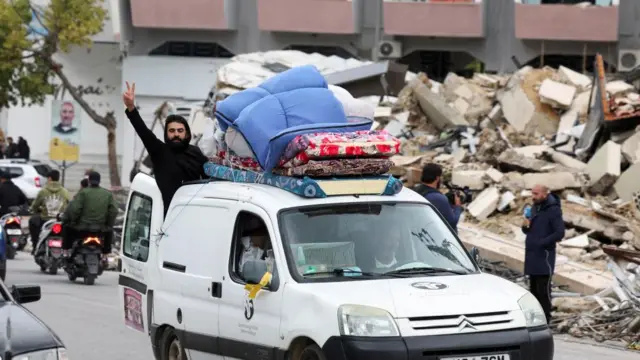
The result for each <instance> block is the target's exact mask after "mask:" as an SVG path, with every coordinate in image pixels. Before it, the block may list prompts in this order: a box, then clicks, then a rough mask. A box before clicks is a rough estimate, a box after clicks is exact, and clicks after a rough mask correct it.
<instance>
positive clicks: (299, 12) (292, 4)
mask: <svg viewBox="0 0 640 360" xmlns="http://www.w3.org/2000/svg"><path fill="white" fill-rule="evenodd" d="M236 1H238V0H236ZM360 1H362V0H354V1H351V0H258V28H259V29H260V30H262V31H273V32H290V33H314V34H356V33H359V32H360V24H359V22H358V21H356V14H358V12H357V11H355V9H356V8H357V6H358V5H359V2H360Z"/></svg>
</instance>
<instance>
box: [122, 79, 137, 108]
mask: <svg viewBox="0 0 640 360" xmlns="http://www.w3.org/2000/svg"><path fill="white" fill-rule="evenodd" d="M126 84H127V90H126V91H125V92H124V93H123V94H122V101H123V102H124V106H126V107H127V110H129V111H133V109H135V108H136V105H135V101H136V83H132V84H131V85H129V82H128V81H127V82H126Z"/></svg>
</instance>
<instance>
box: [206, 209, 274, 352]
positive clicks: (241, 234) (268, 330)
mask: <svg viewBox="0 0 640 360" xmlns="http://www.w3.org/2000/svg"><path fill="white" fill-rule="evenodd" d="M239 210H241V211H240V212H239V213H238V215H237V217H236V220H235V229H234V235H233V239H232V242H231V244H229V245H230V246H229V248H227V254H228V259H229V260H228V261H230V263H229V265H228V266H227V269H228V270H227V271H228V274H227V275H228V276H226V277H224V278H223V285H222V287H223V291H222V298H221V301H220V316H219V319H220V320H219V322H220V340H219V346H220V352H221V353H222V354H224V357H225V359H228V360H231V359H247V360H250V359H265V360H266V359H275V358H276V354H275V349H276V348H277V347H278V346H277V345H278V344H279V343H280V342H281V340H280V313H281V308H282V294H283V292H284V283H283V282H280V281H279V280H277V278H278V275H277V274H278V273H282V272H285V271H287V269H286V261H285V260H284V258H282V257H281V253H280V252H279V251H277V250H278V247H279V246H280V245H279V241H278V239H277V233H276V229H275V228H274V227H273V226H272V222H271V220H270V218H269V216H268V214H267V213H266V212H265V211H264V210H262V209H261V208H259V207H257V206H254V205H252V204H247V203H244V204H242V205H240V206H239ZM261 225H262V226H265V227H266V230H267V232H268V234H269V240H270V242H271V245H272V247H273V253H272V254H271V255H273V256H274V257H275V262H274V264H273V266H274V270H273V274H274V275H273V279H274V280H273V281H272V285H271V286H269V287H268V288H265V289H264V290H261V291H260V292H259V293H258V294H257V296H256V297H255V298H253V299H252V298H250V297H249V292H248V291H247V290H245V285H246V282H245V281H244V279H243V277H242V271H241V269H240V262H239V260H240V258H241V257H242V255H243V252H246V251H245V250H244V249H246V248H247V246H248V245H249V242H250V241H253V240H249V241H247V240H248V239H247V238H246V236H247V234H248V233H251V229H253V230H255V229H256V228H258V227H260V226H261ZM265 249H268V246H266V247H265ZM266 252H267V253H269V251H266Z"/></svg>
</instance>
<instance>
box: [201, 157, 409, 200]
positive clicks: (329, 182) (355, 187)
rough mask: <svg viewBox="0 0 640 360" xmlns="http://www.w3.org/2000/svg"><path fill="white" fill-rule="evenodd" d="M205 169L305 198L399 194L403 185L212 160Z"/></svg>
mask: <svg viewBox="0 0 640 360" xmlns="http://www.w3.org/2000/svg"><path fill="white" fill-rule="evenodd" d="M204 172H205V173H206V174H207V175H208V176H211V178H213V179H219V180H227V181H231V182H236V183H244V184H262V185H269V186H273V187H276V188H278V189H282V190H285V191H288V192H290V193H292V194H295V195H298V196H302V197H305V198H326V197H328V196H340V195H385V196H392V195H395V194H397V193H399V192H400V191H401V190H402V187H403V185H402V182H401V181H400V180H398V179H396V178H394V177H393V176H391V175H382V176H364V177H353V176H351V177H334V178H315V179H313V178H310V177H291V176H282V175H275V174H269V173H258V172H254V171H249V170H240V169H233V168H230V167H228V166H224V165H219V164H216V163H213V162H208V163H206V164H205V165H204Z"/></svg>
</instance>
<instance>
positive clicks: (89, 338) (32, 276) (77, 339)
mask: <svg viewBox="0 0 640 360" xmlns="http://www.w3.org/2000/svg"><path fill="white" fill-rule="evenodd" d="M8 267H9V271H8V273H7V284H8V285H11V284H39V285H40V286H41V287H42V300H40V301H39V302H36V303H32V304H27V305H26V307H27V308H29V309H30V310H31V311H33V312H34V313H35V314H36V315H37V316H39V317H40V318H41V319H42V320H43V321H45V322H46V323H47V324H48V325H49V326H50V327H51V328H52V329H53V330H54V331H55V332H56V333H57V334H58V335H59V336H60V337H61V338H62V340H63V341H64V343H65V345H66V346H67V349H68V351H69V355H70V358H71V359H74V360H75V359H83V360H103V359H136V360H153V355H152V353H151V347H150V344H149V340H148V339H147V337H146V336H144V335H143V334H141V333H138V332H135V331H132V330H129V329H127V328H125V326H124V324H123V322H122V320H121V316H122V315H121V313H120V309H119V305H118V299H117V273H115V272H105V273H104V274H103V275H102V276H101V277H99V278H98V280H97V281H96V284H95V285H94V286H85V285H82V283H81V282H80V281H76V283H71V282H69V280H68V279H67V277H66V276H65V274H64V273H63V272H62V271H61V272H60V273H59V274H58V275H57V276H51V275H46V274H42V273H41V272H40V270H39V269H38V267H37V266H36V265H35V263H34V262H33V260H32V258H31V257H30V256H28V254H26V253H20V254H19V255H18V257H17V258H16V260H10V261H9V264H8ZM602 359H616V360H639V359H640V353H637V352H636V353H631V352H626V351H621V350H618V349H614V348H610V347H603V346H595V345H593V344H589V343H583V342H577V341H573V340H571V339H569V340H567V341H565V340H561V339H557V340H556V355H555V360H602Z"/></svg>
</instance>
